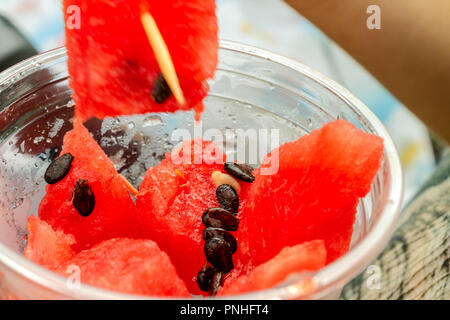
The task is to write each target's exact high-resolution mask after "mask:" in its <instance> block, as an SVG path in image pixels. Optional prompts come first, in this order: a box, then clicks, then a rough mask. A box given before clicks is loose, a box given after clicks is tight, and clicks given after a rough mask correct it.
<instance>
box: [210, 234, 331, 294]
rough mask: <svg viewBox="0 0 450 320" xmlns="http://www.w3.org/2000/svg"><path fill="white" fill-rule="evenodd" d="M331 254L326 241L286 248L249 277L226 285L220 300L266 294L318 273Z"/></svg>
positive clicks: (250, 273)
mask: <svg viewBox="0 0 450 320" xmlns="http://www.w3.org/2000/svg"><path fill="white" fill-rule="evenodd" d="M326 256H327V251H326V249H325V244H324V242H323V241H322V240H313V241H309V242H305V243H302V244H298V245H296V246H293V247H288V246H287V247H284V248H283V249H282V250H281V251H280V252H279V253H278V254H277V255H276V256H275V257H273V258H272V259H270V260H269V261H267V262H265V263H263V264H261V265H259V266H257V267H256V268H254V269H253V270H251V271H250V272H249V273H248V274H245V275H242V276H240V277H238V278H236V279H234V280H231V281H228V282H225V284H224V287H223V288H222V289H221V290H220V291H219V293H218V295H219V296H225V295H231V294H242V293H246V292H251V291H258V290H264V289H269V288H272V287H274V286H275V285H277V284H279V283H281V282H283V281H284V280H285V279H286V278H287V277H288V276H289V275H290V274H292V273H296V272H302V271H315V270H318V269H320V268H322V267H323V266H325V263H326Z"/></svg>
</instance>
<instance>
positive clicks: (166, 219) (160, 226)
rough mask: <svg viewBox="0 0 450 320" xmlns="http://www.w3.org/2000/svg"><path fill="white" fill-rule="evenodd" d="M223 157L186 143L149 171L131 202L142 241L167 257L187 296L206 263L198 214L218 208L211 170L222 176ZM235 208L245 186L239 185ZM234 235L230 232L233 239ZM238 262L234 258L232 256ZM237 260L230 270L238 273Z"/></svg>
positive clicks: (206, 146) (208, 146) (210, 147)
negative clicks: (143, 231) (146, 240)
mask: <svg viewBox="0 0 450 320" xmlns="http://www.w3.org/2000/svg"><path fill="white" fill-rule="evenodd" d="M224 162H225V155H224V154H223V153H222V151H221V150H220V149H219V148H218V147H217V146H216V145H215V144H214V143H213V142H211V141H203V140H200V139H195V140H190V141H185V142H183V144H182V145H181V147H180V148H176V149H175V150H174V151H173V152H172V153H171V154H169V153H168V154H166V158H165V159H164V160H162V162H161V163H160V164H159V165H158V166H156V167H153V168H150V169H149V170H148V172H147V174H146V177H145V179H144V181H143V182H142V184H141V186H140V189H139V194H138V196H137V199H136V206H137V210H138V215H139V220H140V224H142V225H143V226H145V227H146V236H147V237H148V238H151V239H154V240H155V241H156V242H157V243H158V244H159V245H160V246H161V248H162V249H163V250H164V251H165V252H167V253H168V254H169V256H170V257H171V259H172V261H173V264H174V266H175V268H176V269H177V271H178V273H179V275H180V277H181V278H182V279H183V280H184V281H185V283H186V285H187V287H188V289H189V291H190V292H191V293H194V294H200V293H201V291H200V290H199V288H198V285H197V283H196V281H195V277H196V275H197V273H198V271H199V270H200V269H201V267H202V266H203V265H204V264H205V262H206V259H205V256H204V253H203V245H204V241H203V239H202V232H203V229H204V228H205V226H204V225H203V224H202V219H201V217H202V214H203V212H204V211H205V210H206V209H208V208H212V207H218V206H219V203H218V202H217V199H216V186H215V185H214V183H213V182H212V179H211V174H212V172H213V171H220V172H222V173H225V170H224V166H223V163H224ZM239 184H240V187H241V191H240V194H239V199H240V207H241V208H242V207H243V205H244V203H245V198H246V194H247V193H248V190H249V187H250V184H249V183H247V182H242V181H239ZM237 234H238V233H233V235H234V236H237ZM236 259H238V253H236ZM237 261H238V260H235V267H236V268H238V269H239V263H237Z"/></svg>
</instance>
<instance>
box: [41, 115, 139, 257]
mask: <svg viewBox="0 0 450 320" xmlns="http://www.w3.org/2000/svg"><path fill="white" fill-rule="evenodd" d="M65 153H71V154H72V155H73V156H74V160H73V163H72V168H71V169H70V171H69V173H68V174H67V176H66V177H65V178H64V179H63V180H61V181H60V182H58V183H56V184H49V185H47V187H46V194H45V196H44V198H43V199H42V200H41V203H40V205H39V217H40V218H41V219H42V220H44V221H45V222H47V223H48V224H50V225H51V226H52V227H53V228H55V229H60V230H62V231H64V232H65V233H68V234H72V235H73V236H74V237H75V239H76V242H77V243H76V244H74V246H73V249H74V250H76V251H80V250H82V249H87V248H90V247H91V246H93V245H94V244H97V243H99V242H101V241H103V240H106V239H110V238H116V237H131V238H136V237H139V236H140V234H139V228H138V225H137V223H136V220H135V218H136V209H135V206H134V203H133V200H132V198H131V196H130V193H129V192H128V189H127V187H126V186H125V183H124V181H123V180H122V178H121V177H120V176H119V175H118V173H117V171H116V170H115V168H114V165H113V164H112V162H111V161H110V160H109V159H108V157H107V156H106V155H105V153H104V152H103V150H102V149H101V148H100V146H99V145H98V144H97V143H96V142H95V140H94V139H93V138H92V136H91V135H90V133H89V131H88V130H87V129H86V128H85V127H84V126H83V125H82V124H81V123H79V122H75V124H74V129H73V130H72V131H69V132H68V133H67V134H66V135H65V137H64V144H63V151H62V154H65ZM79 179H86V180H88V184H89V186H90V187H91V188H92V191H93V193H94V196H95V207H94V210H93V212H92V213H91V214H90V215H89V216H88V217H83V216H81V215H80V214H79V213H78V211H77V209H75V207H74V206H73V203H72V199H73V189H74V186H75V184H76V182H77V181H78V180H79Z"/></svg>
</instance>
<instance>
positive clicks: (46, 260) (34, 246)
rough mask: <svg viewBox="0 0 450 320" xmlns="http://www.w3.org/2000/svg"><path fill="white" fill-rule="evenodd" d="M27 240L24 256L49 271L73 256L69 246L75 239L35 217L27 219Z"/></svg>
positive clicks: (73, 253)
mask: <svg viewBox="0 0 450 320" xmlns="http://www.w3.org/2000/svg"><path fill="white" fill-rule="evenodd" d="M27 230H28V239H27V246H26V248H25V250H24V255H25V257H27V258H28V259H30V260H31V261H34V262H36V263H38V264H40V265H42V266H44V267H47V268H49V269H55V268H56V267H57V266H59V265H60V264H62V263H64V262H65V261H67V260H69V259H70V258H72V257H73V256H74V255H75V252H74V251H73V250H72V248H71V246H72V245H73V244H75V242H76V241H75V237H74V236H72V235H71V234H65V233H64V232H62V231H61V230H57V231H55V230H53V228H52V227H51V226H50V225H49V224H48V223H46V222H45V221H42V220H40V219H39V218H37V217H35V216H30V217H28V224H27Z"/></svg>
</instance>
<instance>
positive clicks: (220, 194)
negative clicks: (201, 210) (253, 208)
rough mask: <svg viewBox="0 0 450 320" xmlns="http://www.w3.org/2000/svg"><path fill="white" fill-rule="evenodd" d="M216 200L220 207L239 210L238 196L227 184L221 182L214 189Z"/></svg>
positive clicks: (232, 210)
mask: <svg viewBox="0 0 450 320" xmlns="http://www.w3.org/2000/svg"><path fill="white" fill-rule="evenodd" d="M216 196H217V201H219V204H220V207H222V208H224V209H226V210H229V211H231V212H233V213H237V212H238V210H239V198H238V195H237V193H236V191H235V190H234V189H233V187H232V186H230V185H229V184H222V185H220V186H218V187H217V189H216Z"/></svg>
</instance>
